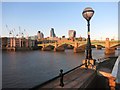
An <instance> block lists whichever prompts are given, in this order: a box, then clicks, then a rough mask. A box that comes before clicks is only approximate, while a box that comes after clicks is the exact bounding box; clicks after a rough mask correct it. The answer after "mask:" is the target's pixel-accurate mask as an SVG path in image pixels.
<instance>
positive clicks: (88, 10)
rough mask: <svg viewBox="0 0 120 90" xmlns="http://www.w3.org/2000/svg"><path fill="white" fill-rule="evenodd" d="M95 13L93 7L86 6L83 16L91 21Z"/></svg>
mask: <svg viewBox="0 0 120 90" xmlns="http://www.w3.org/2000/svg"><path fill="white" fill-rule="evenodd" d="M93 14H94V10H93V9H92V8H91V7H87V8H85V9H84V11H83V13H82V15H83V17H84V18H85V19H86V20H87V21H89V20H90V19H91V18H92V16H93Z"/></svg>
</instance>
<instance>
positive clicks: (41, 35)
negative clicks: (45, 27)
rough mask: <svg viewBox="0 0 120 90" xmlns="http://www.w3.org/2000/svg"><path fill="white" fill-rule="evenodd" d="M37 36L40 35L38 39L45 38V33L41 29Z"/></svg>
mask: <svg viewBox="0 0 120 90" xmlns="http://www.w3.org/2000/svg"><path fill="white" fill-rule="evenodd" d="M37 37H38V40H40V39H42V38H44V34H43V33H42V32H40V31H38V33H37Z"/></svg>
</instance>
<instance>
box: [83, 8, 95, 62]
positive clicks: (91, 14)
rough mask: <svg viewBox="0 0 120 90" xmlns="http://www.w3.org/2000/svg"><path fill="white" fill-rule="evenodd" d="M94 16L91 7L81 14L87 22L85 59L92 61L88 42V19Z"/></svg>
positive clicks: (89, 42)
mask: <svg viewBox="0 0 120 90" xmlns="http://www.w3.org/2000/svg"><path fill="white" fill-rule="evenodd" d="M93 14H94V10H93V9H92V8H91V7H87V8H85V9H84V11H83V12H82V15H83V17H84V18H85V19H86V20H87V24H88V25H87V26H88V33H87V34H88V38H87V46H86V59H88V60H90V59H92V49H91V41H90V19H91V18H92V16H93Z"/></svg>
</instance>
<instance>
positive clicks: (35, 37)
mask: <svg viewBox="0 0 120 90" xmlns="http://www.w3.org/2000/svg"><path fill="white" fill-rule="evenodd" d="M29 39H31V40H37V39H38V36H37V35H35V36H29Z"/></svg>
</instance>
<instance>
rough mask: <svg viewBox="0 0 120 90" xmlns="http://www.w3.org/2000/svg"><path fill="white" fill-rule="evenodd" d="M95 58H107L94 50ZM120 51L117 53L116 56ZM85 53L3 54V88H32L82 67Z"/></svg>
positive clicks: (27, 52) (102, 53)
mask: <svg viewBox="0 0 120 90" xmlns="http://www.w3.org/2000/svg"><path fill="white" fill-rule="evenodd" d="M92 53H93V58H94V59H97V58H101V57H105V55H104V50H96V49H93V51H92ZM117 54H118V51H116V55H117ZM84 58H85V53H84V52H83V53H73V50H66V51H65V52H47V51H24V52H20V51H18V52H3V57H2V65H3V66H2V67H3V73H2V76H3V82H2V84H3V88H20V87H21V88H30V87H33V86H35V85H38V84H40V83H43V82H45V81H47V80H49V79H51V78H53V77H55V76H56V75H58V74H59V70H60V69H61V68H62V69H63V70H64V72H66V71H68V70H70V69H72V68H74V67H76V66H78V65H80V64H81V63H82V60H83V59H84Z"/></svg>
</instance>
